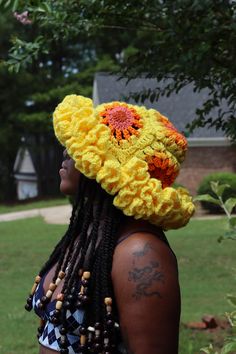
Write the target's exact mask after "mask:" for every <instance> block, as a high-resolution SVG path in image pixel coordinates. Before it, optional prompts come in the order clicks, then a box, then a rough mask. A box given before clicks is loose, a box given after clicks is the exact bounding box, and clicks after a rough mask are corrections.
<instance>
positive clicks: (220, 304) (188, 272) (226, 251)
mask: <svg viewBox="0 0 236 354" xmlns="http://www.w3.org/2000/svg"><path fill="white" fill-rule="evenodd" d="M65 229H66V226H65V225H49V224H45V223H44V222H43V220H42V219H41V218H33V219H27V220H19V221H12V222H1V223H0V278H1V292H0V318H1V321H0V334H1V335H0V353H1V354H16V353H17V354H37V353H38V346H37V340H36V337H35V334H36V329H37V326H38V318H37V317H36V316H35V315H34V314H33V313H27V312H26V311H25V310H24V304H25V299H26V297H27V293H28V292H29V290H30V288H31V286H32V283H33V279H34V276H35V275H36V274H37V271H38V270H39V268H40V266H41V265H42V263H43V262H44V261H45V260H46V259H47V255H48V253H49V252H50V250H51V249H52V248H53V246H54V245H55V243H56V242H57V240H58V239H59V238H60V237H61V235H62V234H63V233H64V231H65ZM222 229H223V222H222V220H208V221H200V220H193V221H192V222H191V223H190V224H189V225H188V226H187V227H186V228H185V229H183V230H178V231H171V232H168V235H167V236H168V238H169V240H170V243H171V245H172V248H173V249H174V251H175V253H176V255H177V258H178V261H179V272H180V283H181V289H182V322H184V323H186V322H188V321H199V320H201V317H202V315H204V314H208V313H210V314H213V315H222V313H224V311H228V310H230V308H229V305H228V304H227V302H226V301H225V294H226V293H227V292H233V291H234V288H235V284H234V279H233V276H232V268H233V267H235V260H234V259H235V249H234V244H233V242H230V241H228V242H224V243H223V244H220V245H219V244H218V243H217V237H218V235H219V234H220V232H221V230H222ZM209 340H214V335H213V334H211V333H203V332H198V331H191V330H189V329H186V328H185V327H184V326H183V325H182V326H181V331H180V352H179V353H180V354H199V353H200V351H199V348H201V347H202V346H205V345H207V343H208V342H209ZM218 341H219V340H218Z"/></svg>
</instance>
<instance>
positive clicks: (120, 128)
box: [100, 102, 143, 141]
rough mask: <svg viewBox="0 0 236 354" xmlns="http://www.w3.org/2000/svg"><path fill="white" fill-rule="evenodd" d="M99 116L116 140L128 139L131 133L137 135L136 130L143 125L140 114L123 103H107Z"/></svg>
mask: <svg viewBox="0 0 236 354" xmlns="http://www.w3.org/2000/svg"><path fill="white" fill-rule="evenodd" d="M100 116H101V117H102V118H103V119H102V123H103V124H106V125H107V126H108V127H109V128H110V129H111V133H112V135H113V136H114V137H115V138H116V139H117V140H118V141H120V140H122V139H126V140H129V138H130V137H131V136H132V135H136V136H138V135H139V132H138V130H139V128H141V127H142V126H143V125H142V123H141V122H140V118H141V117H140V115H139V114H138V113H137V112H136V110H135V109H134V108H131V107H129V106H128V105H126V104H125V103H122V104H120V103H118V102H114V103H113V104H109V105H107V106H106V107H105V110H104V111H102V112H101V113H100Z"/></svg>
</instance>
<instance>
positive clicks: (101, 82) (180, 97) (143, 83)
mask: <svg viewBox="0 0 236 354" xmlns="http://www.w3.org/2000/svg"><path fill="white" fill-rule="evenodd" d="M118 78H119V77H118V76H116V75H110V74H108V73H96V75H95V78H94V86H93V101H94V104H95V105H98V104H101V103H105V102H111V101H115V100H116V101H125V102H128V103H132V104H136V105H142V103H136V102H135V101H134V100H133V99H127V97H128V96H129V94H130V92H138V91H142V90H143V89H149V88H150V89H154V88H155V87H156V86H157V81H156V80H155V79H145V78H137V79H133V80H131V81H129V82H128V84H126V82H127V80H126V79H125V78H124V79H120V80H118ZM207 98H208V90H207V89H204V90H201V91H200V92H194V91H193V85H192V84H189V85H187V86H185V87H183V88H182V89H181V90H180V91H179V93H178V94H176V93H172V94H171V95H170V96H169V97H164V96H162V97H160V98H159V100H158V101H155V102H153V103H151V102H150V100H146V101H145V102H144V103H143V104H144V105H145V106H146V107H147V108H155V109H156V110H158V111H160V112H161V113H162V114H163V115H165V116H167V117H168V118H170V120H171V122H173V124H174V125H175V126H176V128H177V129H178V130H179V131H182V132H183V131H185V130H186V128H185V127H186V124H187V123H189V122H191V121H192V120H193V119H194V118H195V117H196V113H195V112H196V109H197V108H200V107H201V106H202V103H203V102H204V101H205V100H206V99H207ZM222 108H223V109H224V108H226V105H225V107H222ZM189 138H190V139H189V140H191V139H192V138H193V140H195V139H197V140H199V138H200V140H201V139H204V140H206V139H205V138H207V139H208V138H209V139H208V140H212V141H213V140H219V141H222V142H223V141H224V142H225V140H226V139H225V138H224V133H223V132H222V131H221V130H218V131H216V130H215V128H209V129H208V128H206V127H204V128H197V129H195V130H194V132H193V133H192V134H191V135H190V136H189Z"/></svg>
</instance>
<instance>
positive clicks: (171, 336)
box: [112, 233, 180, 354]
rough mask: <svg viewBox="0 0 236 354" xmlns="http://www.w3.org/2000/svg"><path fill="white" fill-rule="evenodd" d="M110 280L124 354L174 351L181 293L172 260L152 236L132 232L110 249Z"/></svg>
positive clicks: (175, 351)
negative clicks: (111, 263)
mask: <svg viewBox="0 0 236 354" xmlns="http://www.w3.org/2000/svg"><path fill="white" fill-rule="evenodd" d="M112 281H113V286H114V291H115V297H116V301H117V305H118V311H119V317H120V326H121V333H122V336H123V339H124V342H125V345H126V348H127V351H128V353H129V354H177V353H178V333H179V317H180V291H179V282H178V270H177V263H176V259H175V257H174V255H173V253H172V252H171V250H170V248H169V247H168V246H167V245H166V244H165V243H164V242H163V241H161V240H159V239H158V238H157V236H155V235H152V234H149V233H136V234H133V235H132V236H130V237H129V238H127V239H126V240H124V241H123V242H121V243H120V244H119V245H118V246H117V247H116V249H115V253H114V257H113V267H112Z"/></svg>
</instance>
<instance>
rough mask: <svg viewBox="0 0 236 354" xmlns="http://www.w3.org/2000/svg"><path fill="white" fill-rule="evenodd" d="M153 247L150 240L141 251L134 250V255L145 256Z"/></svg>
mask: <svg viewBox="0 0 236 354" xmlns="http://www.w3.org/2000/svg"><path fill="white" fill-rule="evenodd" d="M151 249H153V247H152V245H151V244H150V243H149V242H147V243H146V244H145V245H144V247H143V249H142V250H141V251H137V252H134V253H133V255H134V256H135V257H143V256H145V254H147V253H148V251H150V250H151Z"/></svg>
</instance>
